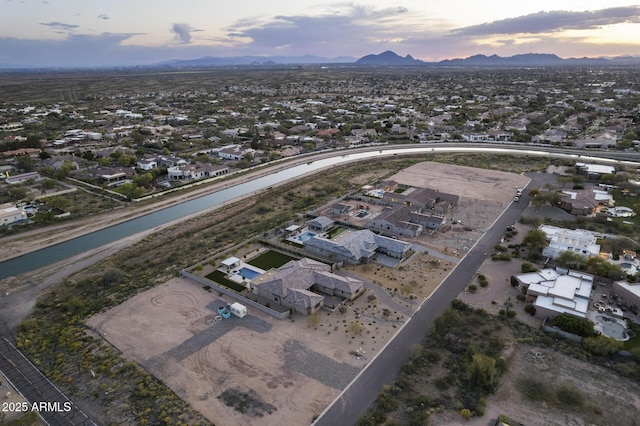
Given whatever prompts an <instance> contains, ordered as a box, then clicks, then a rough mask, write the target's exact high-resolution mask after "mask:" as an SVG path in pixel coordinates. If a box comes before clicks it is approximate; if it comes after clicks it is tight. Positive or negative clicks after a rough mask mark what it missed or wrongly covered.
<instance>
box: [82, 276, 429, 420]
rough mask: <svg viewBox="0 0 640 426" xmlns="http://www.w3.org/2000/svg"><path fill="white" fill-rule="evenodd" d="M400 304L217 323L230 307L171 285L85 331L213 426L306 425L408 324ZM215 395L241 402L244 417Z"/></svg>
mask: <svg viewBox="0 0 640 426" xmlns="http://www.w3.org/2000/svg"><path fill="white" fill-rule="evenodd" d="M434 282H435V281H434ZM370 296H375V297H370ZM400 300H404V299H403V298H397V297H396V298H394V297H392V296H385V294H384V291H382V292H380V291H379V290H376V291H375V292H374V291H372V290H371V289H368V290H367V291H366V292H365V294H364V295H363V296H362V297H360V298H359V299H358V300H356V301H355V303H354V304H352V305H350V306H348V310H347V312H346V313H345V314H341V313H339V312H333V313H329V312H325V311H320V312H319V313H318V316H317V317H316V319H315V320H313V322H312V321H311V320H309V318H306V317H302V316H299V315H295V316H294V317H293V321H292V320H277V319H275V318H272V317H270V316H268V315H266V314H263V313H262V312H259V311H256V310H255V309H253V310H251V309H250V315H248V316H247V317H245V318H242V319H239V318H236V317H231V318H230V319H226V320H221V321H216V319H215V318H216V315H217V311H216V309H217V307H218V306H219V305H222V304H225V303H227V302H229V303H232V302H233V300H231V299H229V298H227V297H226V296H225V297H222V296H219V295H218V294H215V293H209V292H207V291H205V290H204V289H203V288H201V287H200V286H199V285H197V284H195V283H193V282H191V281H189V280H185V279H180V278H176V279H173V280H171V281H169V282H167V283H166V284H164V285H161V286H158V287H155V288H153V289H151V290H148V291H146V292H144V293H141V294H139V295H137V296H135V297H134V298H132V299H130V300H128V301H127V302H125V303H123V304H121V305H119V306H117V307H116V308H113V309H111V310H110V311H107V312H105V313H103V314H100V315H97V316H95V317H92V318H91V319H90V320H89V321H88V325H89V326H90V327H92V328H93V329H95V330H96V331H97V332H99V333H100V334H101V335H103V336H104V337H105V339H106V340H108V341H109V342H110V343H111V344H113V345H114V346H116V347H117V348H118V349H120V350H121V351H122V352H123V353H124V355H125V357H127V358H130V359H134V360H135V361H137V362H139V363H140V364H141V365H143V366H144V367H145V368H146V369H148V370H149V371H150V372H151V373H152V374H154V375H155V376H156V377H158V378H160V379H161V380H162V381H163V382H165V383H166V384H167V385H168V386H169V387H171V388H172V389H173V390H174V391H175V392H176V393H177V394H178V395H179V396H180V397H181V398H184V399H185V400H186V401H188V402H189V403H190V404H191V405H192V406H193V408H195V409H196V410H198V411H199V412H200V413H202V414H203V415H204V416H205V417H207V418H209V419H210V420H211V421H214V422H215V423H216V424H218V425H236V424H309V423H310V422H311V421H312V420H313V417H314V416H315V415H318V414H320V413H321V412H322V411H323V410H324V408H326V407H327V406H328V405H329V404H330V403H331V401H332V400H333V399H334V398H335V397H336V396H337V395H338V394H339V393H340V391H341V390H342V389H343V388H344V387H346V386H347V384H348V383H349V382H350V381H351V380H352V379H353V378H354V377H355V376H356V375H357V373H358V372H359V371H360V370H361V369H362V368H363V367H364V366H365V365H366V363H367V362H368V360H369V359H370V358H371V357H372V356H374V355H375V354H376V353H377V351H379V350H380V349H381V348H382V346H383V345H384V344H385V343H386V342H387V341H388V340H389V338H390V337H391V336H392V335H393V334H394V333H395V331H396V330H397V328H399V327H400V326H401V324H402V323H403V322H404V321H405V320H406V318H407V315H405V314H410V312H411V310H412V309H414V307H413V306H411V304H409V303H408V299H407V305H409V306H407V305H402V304H401V303H400V302H399V301H400ZM411 303H416V304H417V301H415V302H413V301H412V302H411ZM384 309H388V315H385V313H384ZM356 320H357V321H358V322H360V323H361V325H362V331H361V333H359V334H358V333H354V332H353V331H351V329H350V325H351V323H352V322H353V321H356ZM234 393H235V394H234ZM223 395H224V396H226V401H228V403H233V402H234V401H237V400H238V399H241V398H246V400H245V401H244V402H243V403H241V404H240V405H239V406H241V410H244V413H241V412H240V411H238V410H236V409H234V408H233V407H230V406H227V405H226V404H225V402H223V400H222V399H221V396H223Z"/></svg>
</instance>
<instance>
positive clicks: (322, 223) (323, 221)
mask: <svg viewBox="0 0 640 426" xmlns="http://www.w3.org/2000/svg"><path fill="white" fill-rule="evenodd" d="M334 224H335V222H334V221H333V220H331V219H329V218H328V217H326V216H318V217H316V218H315V219H311V220H309V221H307V228H309V230H310V231H315V232H323V233H324V232H327V231H328V230H329V229H331V228H333V226H334Z"/></svg>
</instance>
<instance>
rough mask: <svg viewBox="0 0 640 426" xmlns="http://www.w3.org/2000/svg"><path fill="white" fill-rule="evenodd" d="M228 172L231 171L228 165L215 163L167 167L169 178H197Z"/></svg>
mask: <svg viewBox="0 0 640 426" xmlns="http://www.w3.org/2000/svg"><path fill="white" fill-rule="evenodd" d="M227 173H229V168H228V167H227V166H217V165H213V164H186V165H182V166H173V167H169V168H168V169H167V176H168V178H169V180H197V179H204V178H209V177H215V176H221V175H224V174H227Z"/></svg>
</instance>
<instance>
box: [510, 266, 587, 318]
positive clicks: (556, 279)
mask: <svg viewBox="0 0 640 426" xmlns="http://www.w3.org/2000/svg"><path fill="white" fill-rule="evenodd" d="M514 278H515V279H516V280H517V282H518V284H519V285H521V286H523V287H524V288H526V289H527V297H528V299H529V301H531V302H533V306H535V308H536V316H537V317H539V318H545V317H550V318H553V317H556V316H558V315H560V314H569V315H573V316H576V317H580V318H586V316H587V309H588V308H589V301H590V300H591V287H592V286H593V275H589V274H583V273H580V272H576V271H571V270H569V271H564V270H554V269H542V270H540V271H538V272H532V273H528V274H520V275H516V276H514Z"/></svg>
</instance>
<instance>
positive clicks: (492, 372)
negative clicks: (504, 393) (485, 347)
mask: <svg viewBox="0 0 640 426" xmlns="http://www.w3.org/2000/svg"><path fill="white" fill-rule="evenodd" d="M497 377H498V369H497V368H496V360H495V359H493V358H491V357H490V356H487V355H484V354H481V353H476V354H473V356H472V357H471V362H470V363H469V364H468V365H467V378H468V379H469V381H470V382H471V383H472V384H473V385H475V386H476V387H477V388H480V389H484V390H486V391H488V392H492V391H493V390H494V388H495V385H496V379H497Z"/></svg>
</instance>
